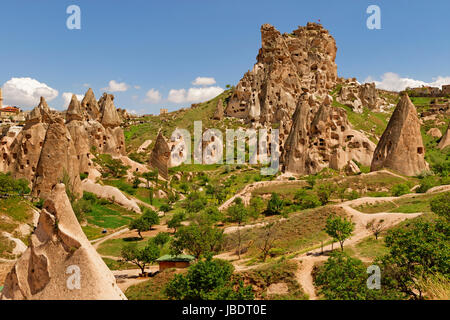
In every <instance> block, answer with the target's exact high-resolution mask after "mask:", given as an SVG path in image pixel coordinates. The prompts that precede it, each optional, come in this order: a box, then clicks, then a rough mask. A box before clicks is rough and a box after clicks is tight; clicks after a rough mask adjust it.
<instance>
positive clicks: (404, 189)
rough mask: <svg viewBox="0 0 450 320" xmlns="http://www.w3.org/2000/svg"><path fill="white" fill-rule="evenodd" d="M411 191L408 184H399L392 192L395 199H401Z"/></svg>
mask: <svg viewBox="0 0 450 320" xmlns="http://www.w3.org/2000/svg"><path fill="white" fill-rule="evenodd" d="M409 190H410V188H409V186H408V185H407V184H406V183H399V184H396V185H395V186H393V187H392V190H391V192H392V195H393V196H394V197H399V196H402V195H404V194H407V193H409Z"/></svg>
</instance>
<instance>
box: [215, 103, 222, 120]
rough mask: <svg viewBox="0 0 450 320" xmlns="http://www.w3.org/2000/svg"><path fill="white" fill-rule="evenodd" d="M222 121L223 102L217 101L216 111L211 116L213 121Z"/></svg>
mask: <svg viewBox="0 0 450 320" xmlns="http://www.w3.org/2000/svg"><path fill="white" fill-rule="evenodd" d="M222 119H223V102H222V99H219V101H218V102H217V107H216V111H215V112H214V115H213V120H222Z"/></svg>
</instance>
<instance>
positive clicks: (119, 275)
mask: <svg viewBox="0 0 450 320" xmlns="http://www.w3.org/2000/svg"><path fill="white" fill-rule="evenodd" d="M158 269H159V267H158V266H150V267H148V268H146V269H145V271H146V272H156V271H158ZM112 273H113V275H114V277H115V278H116V282H117V286H118V287H119V288H120V290H122V292H125V291H126V290H127V289H128V288H129V287H130V286H132V285H135V284H138V283H141V282H145V281H148V280H149V279H151V278H140V277H139V274H140V273H141V270H140V269H129V270H113V271H112Z"/></svg>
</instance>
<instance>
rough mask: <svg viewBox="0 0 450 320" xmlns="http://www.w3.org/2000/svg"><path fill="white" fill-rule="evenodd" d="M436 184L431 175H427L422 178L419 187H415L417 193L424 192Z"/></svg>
mask: <svg viewBox="0 0 450 320" xmlns="http://www.w3.org/2000/svg"><path fill="white" fill-rule="evenodd" d="M435 185H436V181H435V179H434V177H433V176H427V177H425V178H423V179H422V181H421V182H420V185H419V187H418V188H417V189H416V192H417V193H425V192H427V191H428V190H429V189H431V188H433V187H434V186H435Z"/></svg>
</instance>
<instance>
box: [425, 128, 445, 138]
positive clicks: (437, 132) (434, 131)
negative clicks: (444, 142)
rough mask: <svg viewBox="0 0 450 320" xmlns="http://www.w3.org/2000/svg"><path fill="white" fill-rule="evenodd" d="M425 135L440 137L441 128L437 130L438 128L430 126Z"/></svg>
mask: <svg viewBox="0 0 450 320" xmlns="http://www.w3.org/2000/svg"><path fill="white" fill-rule="evenodd" d="M427 135H429V136H430V137H433V138H440V137H442V133H441V130H439V129H438V128H431V129H430V130H428V131H427Z"/></svg>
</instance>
